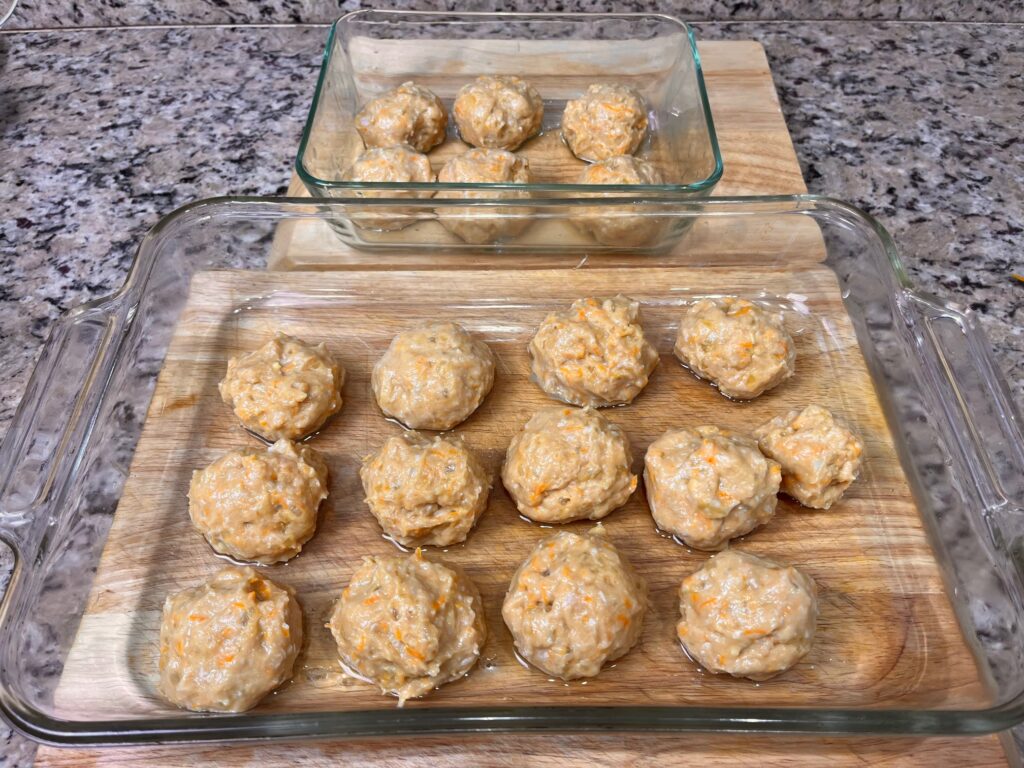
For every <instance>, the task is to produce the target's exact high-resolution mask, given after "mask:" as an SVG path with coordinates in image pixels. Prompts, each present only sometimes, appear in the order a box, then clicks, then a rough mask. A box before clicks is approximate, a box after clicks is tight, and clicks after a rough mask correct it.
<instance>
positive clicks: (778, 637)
mask: <svg viewBox="0 0 1024 768" xmlns="http://www.w3.org/2000/svg"><path fill="white" fill-rule="evenodd" d="M679 612H680V614H682V618H681V619H680V620H679V624H678V626H677V628H676V631H677V632H678V634H679V640H680V642H682V644H683V646H684V647H685V648H686V652H687V653H688V654H689V655H690V658H692V659H693V660H694V661H696V662H697V663H698V664H700V665H701V666H702V667H704V668H705V669H707V670H709V671H711V672H728V673H729V674H730V675H733V676H734V677H749V678H750V679H751V680H767V679H768V678H769V677H774V676H775V675H777V674H779V673H780V672H785V671H786V670H787V669H789V668H790V667H792V666H793V665H794V664H796V663H797V662H798V661H800V659H801V658H803V657H804V655H806V653H807V652H808V651H809V650H810V649H811V642H812V641H813V640H814V630H815V625H816V623H817V620H818V603H817V598H816V595H815V587H814V582H813V581H811V580H810V579H809V578H808V577H807V576H805V575H804V574H802V573H800V571H798V570H797V569H796V568H792V567H787V566H783V565H779V564H778V563H774V562H772V561H771V560H767V559H765V558H761V557H755V556H754V555H748V554H745V553H743V552H737V551H736V550H734V549H727V550H726V551H725V552H720V553H719V554H717V555H715V556H714V557H712V558H710V559H709V560H708V561H707V562H706V563H705V564H704V567H703V568H701V569H700V570H699V571H697V572H696V573H692V574H690V575H689V576H687V577H686V578H685V579H683V583H682V585H680V587H679Z"/></svg>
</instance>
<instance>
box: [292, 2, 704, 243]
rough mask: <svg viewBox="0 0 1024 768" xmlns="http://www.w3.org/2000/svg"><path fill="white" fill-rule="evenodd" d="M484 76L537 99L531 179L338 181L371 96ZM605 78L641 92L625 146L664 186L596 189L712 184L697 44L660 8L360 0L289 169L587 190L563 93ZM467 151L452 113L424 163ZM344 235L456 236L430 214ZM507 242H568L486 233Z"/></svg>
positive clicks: (616, 190)
mask: <svg viewBox="0 0 1024 768" xmlns="http://www.w3.org/2000/svg"><path fill="white" fill-rule="evenodd" d="M485 74H493V75H501V74H506V75H518V76H521V77H523V78H525V79H527V80H528V81H529V82H530V83H531V84H532V85H533V86H534V87H535V88H536V89H537V91H538V92H539V93H540V94H541V96H542V98H543V99H544V107H545V109H544V120H543V125H542V128H541V133H540V134H539V135H538V136H536V137H534V138H532V139H530V140H529V141H527V142H526V143H525V144H524V145H523V146H522V147H520V148H519V149H518V150H517V153H518V154H520V155H522V156H524V157H526V158H527V159H528V160H529V163H530V171H531V175H532V182H531V183H529V184H497V183H495V184H482V183H481V184H446V183H384V182H353V181H347V180H346V174H347V171H348V169H349V167H350V166H351V165H352V162H353V161H354V160H355V159H356V157H357V156H358V155H359V153H360V152H362V151H363V142H362V139H361V138H360V136H359V134H358V132H357V131H356V128H355V116H356V113H357V112H358V111H359V110H360V109H361V108H362V107H363V106H364V105H365V104H366V103H367V102H368V101H370V100H371V99H373V98H375V97H377V96H379V95H380V94H382V93H383V92H385V91H387V90H389V89H391V88H394V87H396V86H398V85H400V84H402V83H403V82H406V81H409V80H413V81H415V82H416V83H417V84H419V85H423V86H426V87H428V88H430V89H431V90H433V91H434V92H435V93H436V94H437V95H438V96H439V97H440V98H441V100H442V101H443V102H444V104H445V106H446V108H447V109H448V110H449V112H450V110H451V106H452V102H453V100H454V98H455V95H456V93H457V91H458V90H459V88H460V87H462V86H463V85H465V84H466V83H468V82H471V81H472V80H473V79H474V78H476V77H477V76H479V75H485ZM608 82H614V83H624V84H628V85H631V86H633V87H634V88H636V89H637V90H638V91H640V93H641V95H642V96H643V97H644V99H645V100H646V102H647V106H648V122H649V129H648V132H647V137H646V139H645V140H644V142H643V143H642V144H641V146H640V148H639V149H638V150H637V152H636V154H637V156H639V157H642V158H644V159H646V160H649V161H650V162H652V163H653V164H654V165H655V166H656V167H657V168H658V169H659V171H660V172H661V174H662V176H663V177H664V179H665V183H663V184H650V185H643V184H631V185H606V186H602V190H603V191H605V192H608V193H611V194H613V195H620V196H629V197H633V198H638V197H650V196H664V195H671V196H673V197H674V198H675V199H681V198H686V197H702V196H707V195H708V194H710V192H711V190H712V188H713V187H714V186H715V184H717V183H718V180H719V179H720V178H721V176H722V157H721V153H720V151H719V148H718V140H717V138H716V136H715V128H714V122H713V121H712V118H711V109H710V106H709V105H708V99H707V92H706V90H705V87H704V77H703V74H702V71H701V64H700V57H699V55H698V53H697V46H696V42H695V40H694V37H693V34H692V31H691V30H690V29H689V27H688V26H687V25H686V24H684V23H683V22H681V21H679V20H677V19H674V18H672V17H670V16H664V15H661V14H602V13H450V12H437V13H435V12H416V11H376V10H363V11H356V12H353V13H349V14H347V15H345V16H342V17H341V18H340V19H339V20H338V21H337V22H335V24H334V25H333V26H332V27H331V33H330V36H329V38H328V41H327V47H326V50H325V51H324V58H323V66H322V68H321V71H320V78H319V81H318V82H317V88H316V92H315V93H314V95H313V103H312V105H311V106H310V111H309V117H308V118H307V121H306V126H305V129H304V131H303V134H302V140H301V143H300V145H299V151H298V156H297V157H296V161H295V168H296V172H297V173H298V176H299V178H300V179H301V180H302V182H303V183H304V184H305V186H306V188H307V189H308V190H309V192H310V194H311V195H312V196H313V197H349V196H353V195H367V196H371V197H372V196H376V195H383V196H389V195H392V194H393V195H394V196H395V197H401V196H406V195H412V194H413V193H419V194H433V193H434V192H437V191H439V190H444V191H447V192H452V191H454V192H460V191H461V192H468V193H470V194H471V195H472V196H473V197H476V198H478V202H479V199H484V200H486V199H490V198H494V197H501V196H502V195H503V194H508V193H507V192H506V190H509V189H515V190H518V191H525V192H526V193H528V194H529V195H531V196H541V197H559V198H562V199H568V200H572V199H577V200H582V201H585V200H586V199H587V198H588V197H591V196H593V195H594V194H595V192H594V187H593V186H588V185H583V184H579V183H577V182H578V177H579V175H580V172H581V171H582V169H583V168H584V167H585V165H586V164H585V163H584V162H583V161H581V160H577V159H576V158H575V157H574V156H573V155H572V153H571V152H570V151H569V149H568V147H567V146H566V145H565V144H564V142H563V141H562V139H561V135H560V131H559V126H560V124H561V117H562V111H563V109H564V108H565V102H566V101H567V100H568V99H572V98H575V97H577V96H579V95H581V94H582V93H583V92H584V91H585V90H586V88H587V86H588V85H590V84H591V83H608ZM467 149H469V146H468V145H467V144H464V143H463V142H462V141H461V140H460V139H459V136H458V132H457V130H456V127H455V124H454V121H453V120H451V119H449V125H448V134H447V139H446V140H445V141H444V143H442V144H441V145H440V146H439V147H437V148H435V149H433V150H432V151H431V152H430V153H429V158H430V161H431V166H432V168H433V171H434V172H435V173H436V172H437V171H438V170H440V168H441V166H442V165H443V164H444V163H445V162H446V161H447V160H449V159H450V158H452V157H453V156H455V155H457V154H461V153H462V152H464V151H466V150H467ZM351 234H352V236H353V240H352V242H353V243H360V244H361V245H362V246H363V247H368V248H369V247H385V246H387V245H389V244H393V243H396V242H397V243H402V242H405V243H409V242H413V241H415V242H419V243H421V244H422V245H424V246H427V247H431V246H433V247H447V246H452V245H454V246H460V241H459V239H458V238H456V237H454V236H452V235H450V234H448V233H446V232H445V231H444V230H443V229H441V228H440V227H439V226H438V225H437V224H436V223H435V224H434V225H433V226H420V227H414V228H413V229H411V230H410V231H406V232H402V233H395V232H373V231H372V230H370V231H368V230H367V228H366V227H362V228H357V229H356V230H354V231H353V232H352V233H351ZM672 234H673V232H666V233H665V235H664V236H665V237H666V238H667V237H671V235H672ZM506 243H511V244H513V246H514V245H516V244H523V245H524V246H525V247H529V248H537V247H539V246H544V247H547V248H549V249H551V248H553V249H569V248H573V247H576V246H577V243H576V242H575V239H574V238H571V237H570V239H569V240H568V241H565V239H564V235H563V233H562V232H561V230H560V229H558V228H556V229H555V230H552V231H550V232H548V231H545V230H540V231H535V232H533V233H532V237H529V238H519V237H515V236H511V235H507V236H504V237H502V238H499V239H498V240H497V241H492V242H491V243H490V244H492V245H495V246H503V245H505V244H506ZM657 244H658V243H650V244H648V245H649V246H651V247H654V246H655V245H657ZM591 247H593V245H592V246H591Z"/></svg>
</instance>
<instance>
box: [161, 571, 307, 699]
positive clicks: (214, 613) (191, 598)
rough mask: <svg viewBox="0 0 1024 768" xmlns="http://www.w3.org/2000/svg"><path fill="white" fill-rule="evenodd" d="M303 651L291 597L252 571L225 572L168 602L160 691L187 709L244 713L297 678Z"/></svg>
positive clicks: (298, 612)
mask: <svg viewBox="0 0 1024 768" xmlns="http://www.w3.org/2000/svg"><path fill="white" fill-rule="evenodd" d="M301 646H302V609H301V608H300V606H299V601H298V600H296V599H295V595H294V593H293V592H292V590H291V589H289V588H288V587H282V586H279V585H277V584H275V583H274V582H272V581H271V580H270V579H265V578H263V577H262V576H261V575H260V574H259V573H257V572H256V571H255V570H253V569H252V568H248V567H246V568H236V567H228V568H224V569H223V570H221V571H220V572H219V573H217V574H216V575H215V576H214V577H213V578H212V579H210V580H209V581H208V582H206V583H205V584H201V585H200V586H198V587H193V588H191V589H185V590H183V591H181V592H178V593H177V594H174V595H170V596H168V598H167V600H166V601H165V602H164V611H163V620H162V622H161V624H160V683H159V690H160V693H161V695H163V697H164V698H166V699H167V700H168V701H170V702H171V703H172V704H175V705H177V706H179V707H184V708H185V709H192V710H196V711H200V712H242V711H244V710H246V709H251V708H252V707H254V706H256V704H257V703H259V700H260V699H262V698H263V697H264V696H265V695H266V694H268V693H270V691H272V690H273V689H274V688H277V686H279V685H281V683H283V682H284V681H285V680H287V679H288V678H289V677H291V674H292V665H293V664H294V663H295V657H296V656H298V654H299V648H300V647H301Z"/></svg>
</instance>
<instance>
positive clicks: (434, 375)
mask: <svg viewBox="0 0 1024 768" xmlns="http://www.w3.org/2000/svg"><path fill="white" fill-rule="evenodd" d="M371 384H372V386H373V394H374V397H376V398H377V405H379V406H380V409H381V410H382V411H384V413H385V414H386V415H388V416H393V417H394V418H396V419H398V420H399V421H400V422H402V424H404V425H405V426H407V427H409V428H411V429H436V430H444V429H451V428H452V427H454V426H455V425H456V424H460V423H461V422H463V421H465V420H466V419H468V418H469V416H470V414H472V413H473V411H475V410H476V409H477V408H479V407H480V403H482V402H483V401H484V398H485V397H487V393H488V392H490V391H491V386H492V385H493V384H494V353H493V352H491V349H490V347H488V346H487V345H486V344H484V342H482V341H478V340H477V339H474V338H473V337H472V336H471V335H470V334H469V333H467V332H466V329H465V328H463V327H462V326H461V325H459V324H458V323H425V324H423V325H418V326H416V327H415V328H410V329H409V330H407V331H402V332H401V333H400V334H398V335H397V336H395V338H394V339H392V340H391V346H390V347H388V349H387V352H385V353H384V356H383V357H381V359H380V360H378V361H377V364H376V365H375V366H373V375H372V377H371Z"/></svg>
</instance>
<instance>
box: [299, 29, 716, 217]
mask: <svg viewBox="0 0 1024 768" xmlns="http://www.w3.org/2000/svg"><path fill="white" fill-rule="evenodd" d="M369 13H376V14H387V13H389V11H386V10H376V9H361V10H358V11H351V12H350V13H347V14H344V15H343V16H341V17H340V18H339V19H338V20H337V21H335V22H334V23H333V24H331V28H330V33H329V34H328V36H327V42H326V44H325V46H324V52H323V57H322V59H321V67H320V73H319V75H318V76H317V82H316V88H315V89H314V91H313V100H312V102H311V103H310V106H309V112H308V114H307V116H306V122H305V123H304V125H303V129H302V136H301V137H300V140H299V148H298V151H297V152H296V154H295V163H294V167H295V173H296V174H297V175H298V177H299V179H300V180H301V181H302V183H303V184H304V185H305V186H306V188H307V189H314V188H316V189H321V190H333V191H335V193H337V192H346V191H352V192H355V191H376V192H383V191H388V190H390V189H399V188H400V189H403V190H412V191H428V192H436V191H440V190H454V191H480V190H492V191H494V192H499V191H501V190H504V189H516V188H521V187H522V185H516V184H501V183H486V184H483V183H480V184H454V183H447V182H430V183H417V182H403V183H391V182H357V181H337V180H333V181H332V180H329V179H321V178H320V177H318V176H315V175H313V174H312V173H310V172H309V171H308V170H307V169H306V166H305V163H304V162H303V158H304V157H305V155H306V149H307V147H308V145H309V140H310V136H311V135H312V132H313V120H314V117H315V115H316V112H317V106H318V104H319V102H320V99H321V95H322V93H323V88H324V79H325V77H326V76H327V71H328V66H327V65H328V61H329V59H330V57H331V52H332V51H333V49H334V39H335V35H336V34H337V29H338V25H339V24H340V23H341V22H343V21H344V20H345V19H346V18H350V17H356V16H361V15H366V14H369ZM394 13H396V14H401V15H408V16H417V15H423V16H430V15H437V13H438V12H436V11H394ZM458 15H459V16H466V17H469V18H486V17H492V16H497V17H504V16H508V17H516V18H524V19H529V18H532V17H537V18H544V17H553V18H573V17H579V18H586V19H588V20H600V19H602V18H630V17H634V18H641V17H647V18H652V17H653V18H660V19H664V20H666V21H669V22H673V23H675V24H678V25H680V26H681V27H683V28H684V30H685V32H686V37H687V41H688V43H689V46H690V51H691V53H692V54H693V61H694V68H695V73H696V78H697V87H698V90H699V92H700V98H701V109H702V111H703V113H704V119H705V121H706V122H707V126H708V138H709V140H710V143H711V150H712V154H713V156H714V159H715V167H714V169H713V170H712V172H711V174H710V175H709V176H707V177H706V178H704V179H701V180H700V181H697V182H693V183H691V184H606V185H602V191H607V192H609V193H619V192H621V193H623V194H632V195H634V196H635V195H637V194H661V195H666V194H667V195H679V194H709V193H710V191H711V189H713V188H714V186H715V185H716V184H718V182H719V181H720V180H721V178H722V174H723V172H724V165H723V161H722V151H721V148H720V146H719V143H718V134H717V132H716V131H715V121H714V118H713V116H712V114H711V104H710V102H709V101H708V92H707V85H706V83H705V82H704V69H703V66H702V64H701V59H700V52H699V51H698V50H697V39H696V37H695V35H694V33H693V30H692V29H691V28H690V26H689V25H688V24H685V23H684V22H682V21H680V20H679V19H677V18H675V17H674V16H671V15H668V14H663V13H548V14H545V13H526V12H524V13H519V12H487V11H465V12H459V13H458ZM527 186H528V187H529V189H530V191H531V192H548V193H558V194H562V195H567V194H572V193H576V194H579V195H581V196H584V197H585V196H587V195H591V196H592V195H593V194H594V190H593V187H592V186H588V185H586V184H535V183H531V184H529V185H527ZM333 196H334V195H332V197H333Z"/></svg>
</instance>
